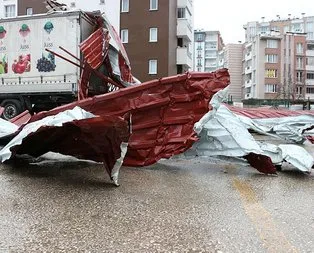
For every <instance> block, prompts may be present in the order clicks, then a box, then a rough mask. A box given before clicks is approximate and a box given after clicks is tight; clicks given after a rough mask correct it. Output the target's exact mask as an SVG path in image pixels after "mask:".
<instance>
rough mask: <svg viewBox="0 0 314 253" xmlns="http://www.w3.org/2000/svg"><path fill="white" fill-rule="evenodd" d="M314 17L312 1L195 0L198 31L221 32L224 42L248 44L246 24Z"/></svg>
mask: <svg viewBox="0 0 314 253" xmlns="http://www.w3.org/2000/svg"><path fill="white" fill-rule="evenodd" d="M302 12H304V13H305V16H314V3H313V2H312V0H225V1H223V0H194V29H204V30H206V31H210V30H218V31H220V33H221V36H222V38H223V40H224V43H225V44H227V43H238V41H239V40H240V41H242V42H244V29H243V25H244V24H246V23H247V22H248V21H261V17H265V21H269V20H272V19H277V17H276V15H280V17H281V19H285V18H287V17H288V14H291V17H294V16H295V17H301V13H302Z"/></svg>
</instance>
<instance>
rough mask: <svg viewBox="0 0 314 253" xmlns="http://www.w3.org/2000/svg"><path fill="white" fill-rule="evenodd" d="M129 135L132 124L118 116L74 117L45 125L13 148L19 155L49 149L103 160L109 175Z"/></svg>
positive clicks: (35, 153)
mask: <svg viewBox="0 0 314 253" xmlns="http://www.w3.org/2000/svg"><path fill="white" fill-rule="evenodd" d="M128 138H129V123H128V121H127V120H125V119H123V118H121V117H117V116H110V117H109V116H102V117H96V118H89V119H82V120H74V121H71V122H67V123H64V124H63V125H62V126H43V127H41V128H39V129H38V130H37V131H36V132H34V133H30V134H29V135H28V136H27V137H25V138H24V139H23V141H22V143H21V145H17V146H14V147H12V148H11V152H12V157H11V158H13V157H14V156H15V155H17V154H20V155H21V154H28V155H31V156H33V157H39V156H41V155H43V154H45V153H47V152H49V151H51V152H57V153H61V154H64V155H71V156H74V157H77V158H79V159H86V160H92V161H96V162H102V163H103V164H104V165H105V168H106V170H107V172H108V174H109V175H111V173H112V169H113V167H114V165H115V163H116V161H117V159H119V158H120V156H121V148H120V145H121V143H122V142H127V141H128Z"/></svg>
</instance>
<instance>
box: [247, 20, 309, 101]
mask: <svg viewBox="0 0 314 253" xmlns="http://www.w3.org/2000/svg"><path fill="white" fill-rule="evenodd" d="M244 28H245V31H246V42H245V49H244V53H243V85H242V88H243V98H244V99H245V100H246V99H250V98H253V99H261V100H265V99H292V100H293V99H295V100H297V99H308V98H310V99H314V17H304V16H303V17H302V18H288V19H286V20H280V19H278V20H272V21H269V22H265V21H264V20H263V21H262V22H249V23H247V24H246V25H245V26H244Z"/></svg>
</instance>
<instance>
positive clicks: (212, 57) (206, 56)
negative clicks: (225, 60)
mask: <svg viewBox="0 0 314 253" xmlns="http://www.w3.org/2000/svg"><path fill="white" fill-rule="evenodd" d="M216 58H217V55H215V54H205V59H216Z"/></svg>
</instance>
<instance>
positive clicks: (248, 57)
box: [244, 52, 252, 61]
mask: <svg viewBox="0 0 314 253" xmlns="http://www.w3.org/2000/svg"><path fill="white" fill-rule="evenodd" d="M244 60H245V61H249V60H252V53H251V52H249V53H246V54H245V56H244Z"/></svg>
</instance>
